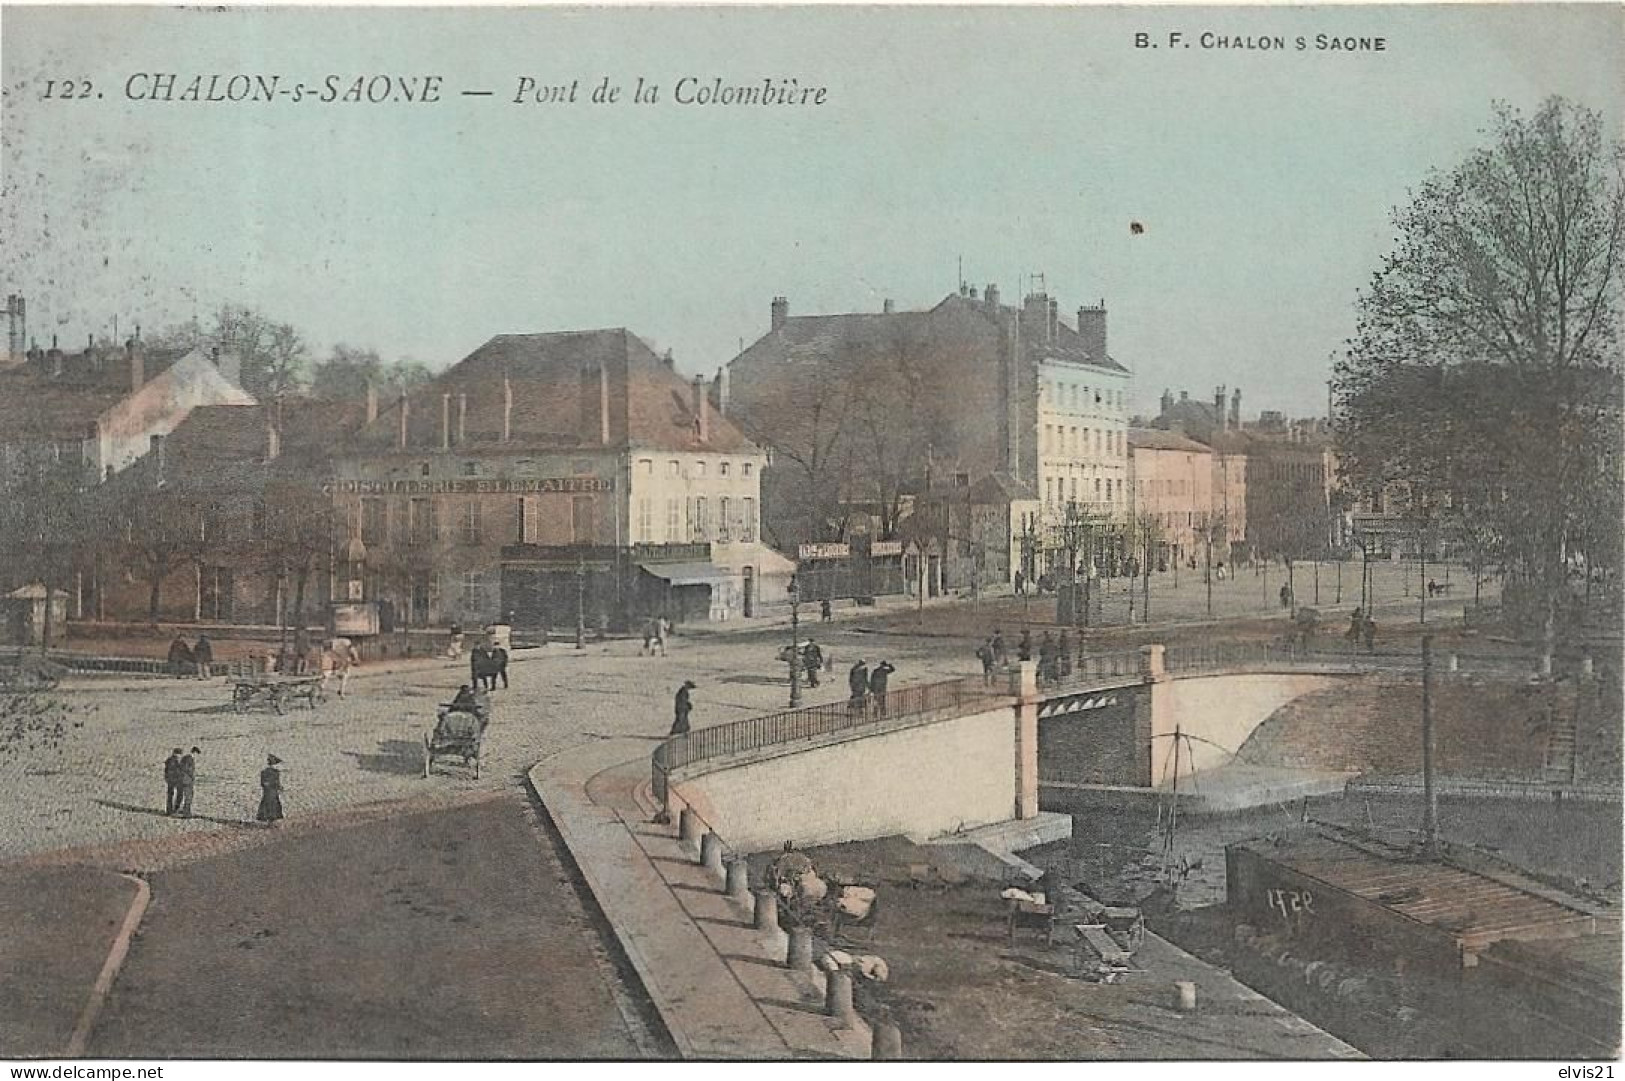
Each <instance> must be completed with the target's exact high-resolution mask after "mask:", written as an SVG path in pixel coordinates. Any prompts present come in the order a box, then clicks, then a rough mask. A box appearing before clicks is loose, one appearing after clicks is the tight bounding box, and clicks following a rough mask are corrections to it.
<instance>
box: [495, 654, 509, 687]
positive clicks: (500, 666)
mask: <svg viewBox="0 0 1625 1081" xmlns="http://www.w3.org/2000/svg"><path fill="white" fill-rule="evenodd" d="M491 668H492V670H493V671H494V673H495V674H494V675H492V676H491V689H492V690H493V691H494V690H496V689H497V680H498V679H499V678H500V679H501V680H502V689H503V690H507V689H508V651H507V650H505V649H503V648H502V647H501V646H492V647H491Z"/></svg>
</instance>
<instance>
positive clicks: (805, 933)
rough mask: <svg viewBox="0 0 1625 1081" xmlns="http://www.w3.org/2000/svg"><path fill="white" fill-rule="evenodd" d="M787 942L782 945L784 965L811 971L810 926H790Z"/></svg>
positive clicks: (811, 944) (811, 945) (811, 943)
mask: <svg viewBox="0 0 1625 1081" xmlns="http://www.w3.org/2000/svg"><path fill="white" fill-rule="evenodd" d="M789 939H790V940H789V942H787V943H785V947H784V967H785V968H793V969H799V970H800V971H802V972H811V971H812V967H813V955H812V947H813V942H812V928H810V927H792V928H790V935H789Z"/></svg>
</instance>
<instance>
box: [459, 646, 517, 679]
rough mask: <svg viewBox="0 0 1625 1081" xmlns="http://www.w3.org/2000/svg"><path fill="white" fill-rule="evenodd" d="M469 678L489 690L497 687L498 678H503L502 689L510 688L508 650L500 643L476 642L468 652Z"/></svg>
mask: <svg viewBox="0 0 1625 1081" xmlns="http://www.w3.org/2000/svg"><path fill="white" fill-rule="evenodd" d="M468 678H469V681H470V682H471V683H473V685H474V686H476V687H484V688H485V689H486V690H488V691H494V690H496V689H497V680H498V679H499V678H500V679H501V680H502V689H503V690H507V689H508V651H507V650H505V649H503V648H502V647H501V646H500V645H490V646H487V645H486V644H485V643H484V642H479V643H476V644H475V646H474V648H473V649H471V650H469V652H468Z"/></svg>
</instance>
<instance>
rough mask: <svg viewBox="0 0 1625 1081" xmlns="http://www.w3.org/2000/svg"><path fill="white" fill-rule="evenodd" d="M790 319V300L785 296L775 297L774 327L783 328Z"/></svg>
mask: <svg viewBox="0 0 1625 1081" xmlns="http://www.w3.org/2000/svg"><path fill="white" fill-rule="evenodd" d="M789 321H790V301H789V300H788V299H786V298H784V297H774V298H773V320H772V322H773V327H772V329H774V330H781V329H783V327H784V324H785V323H787V322H789Z"/></svg>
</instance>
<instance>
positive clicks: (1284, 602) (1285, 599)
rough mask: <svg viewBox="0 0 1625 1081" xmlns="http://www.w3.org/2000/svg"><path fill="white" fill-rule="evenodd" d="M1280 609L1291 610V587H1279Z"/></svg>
mask: <svg viewBox="0 0 1625 1081" xmlns="http://www.w3.org/2000/svg"><path fill="white" fill-rule="evenodd" d="M1281 607H1282V608H1286V609H1291V607H1292V587H1291V586H1282V587H1281Z"/></svg>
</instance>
